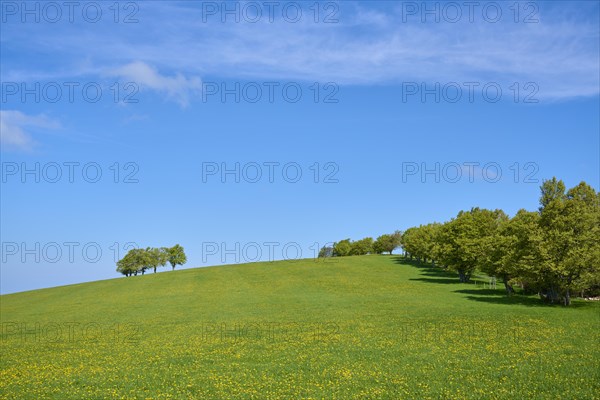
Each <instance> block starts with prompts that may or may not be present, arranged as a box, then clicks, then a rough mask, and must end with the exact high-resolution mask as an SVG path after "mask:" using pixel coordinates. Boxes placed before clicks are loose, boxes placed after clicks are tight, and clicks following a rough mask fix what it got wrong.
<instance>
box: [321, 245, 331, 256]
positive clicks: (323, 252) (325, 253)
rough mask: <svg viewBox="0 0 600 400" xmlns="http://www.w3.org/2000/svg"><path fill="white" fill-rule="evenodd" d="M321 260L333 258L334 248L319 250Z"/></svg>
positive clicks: (326, 247)
mask: <svg viewBox="0 0 600 400" xmlns="http://www.w3.org/2000/svg"><path fill="white" fill-rule="evenodd" d="M318 257H319V258H326V257H333V247H331V246H323V247H321V249H320V250H319V256H318Z"/></svg>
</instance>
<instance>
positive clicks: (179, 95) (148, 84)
mask: <svg viewBox="0 0 600 400" xmlns="http://www.w3.org/2000/svg"><path fill="white" fill-rule="evenodd" d="M108 74H109V75H111V76H116V77H118V78H122V79H124V80H126V81H130V82H135V83H136V84H138V85H139V86H140V88H141V89H142V90H143V89H149V90H154V91H157V92H159V93H161V94H164V95H166V96H167V98H169V99H172V100H174V101H176V102H177V103H179V105H181V106H182V107H185V106H187V105H188V104H189V98H190V96H191V95H193V94H194V93H200V91H201V90H202V80H201V79H200V78H198V77H189V78H188V77H186V76H184V75H183V74H181V73H177V74H176V75H174V76H166V75H161V74H160V73H159V72H158V71H157V70H156V68H153V67H151V66H150V65H148V64H146V63H145V62H142V61H134V62H132V63H129V64H126V65H124V66H122V67H119V68H115V69H113V70H110V71H109V72H108Z"/></svg>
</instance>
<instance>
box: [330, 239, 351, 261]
mask: <svg viewBox="0 0 600 400" xmlns="http://www.w3.org/2000/svg"><path fill="white" fill-rule="evenodd" d="M351 248H352V246H351V244H350V239H344V240H340V241H339V242H337V243H335V244H334V245H333V255H334V256H336V257H344V256H349V255H350V250H351Z"/></svg>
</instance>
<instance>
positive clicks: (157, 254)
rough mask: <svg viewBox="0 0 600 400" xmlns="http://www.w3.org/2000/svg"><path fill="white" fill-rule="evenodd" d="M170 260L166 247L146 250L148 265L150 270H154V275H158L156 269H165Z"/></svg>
mask: <svg viewBox="0 0 600 400" xmlns="http://www.w3.org/2000/svg"><path fill="white" fill-rule="evenodd" d="M168 260H169V253H168V249H167V248H166V247H161V248H154V247H152V248H151V247H148V248H147V249H146V265H147V266H148V268H152V269H154V273H156V268H158V267H164V266H165V265H166V264H167V261H168Z"/></svg>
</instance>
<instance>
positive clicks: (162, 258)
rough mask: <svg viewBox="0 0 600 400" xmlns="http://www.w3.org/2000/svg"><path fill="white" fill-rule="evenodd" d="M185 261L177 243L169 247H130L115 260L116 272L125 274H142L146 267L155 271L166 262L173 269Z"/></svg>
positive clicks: (181, 249)
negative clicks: (119, 258) (123, 255)
mask: <svg viewBox="0 0 600 400" xmlns="http://www.w3.org/2000/svg"><path fill="white" fill-rule="evenodd" d="M186 261H187V258H186V256H185V253H184V251H183V247H181V246H180V245H178V244H177V245H175V246H173V247H171V248H168V247H161V248H153V247H147V248H146V249H131V250H129V252H127V254H125V257H123V258H122V259H121V260H119V261H117V272H120V273H122V274H123V275H125V276H132V275H137V274H138V273H141V274H142V275H144V273H145V272H146V270H148V269H153V270H154V273H156V269H157V268H158V267H164V266H165V265H166V264H167V262H168V263H170V264H171V266H172V267H173V269H175V266H176V265H182V264H185V263H186Z"/></svg>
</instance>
